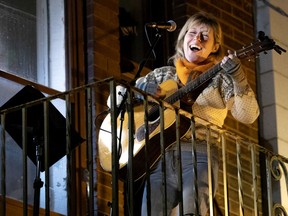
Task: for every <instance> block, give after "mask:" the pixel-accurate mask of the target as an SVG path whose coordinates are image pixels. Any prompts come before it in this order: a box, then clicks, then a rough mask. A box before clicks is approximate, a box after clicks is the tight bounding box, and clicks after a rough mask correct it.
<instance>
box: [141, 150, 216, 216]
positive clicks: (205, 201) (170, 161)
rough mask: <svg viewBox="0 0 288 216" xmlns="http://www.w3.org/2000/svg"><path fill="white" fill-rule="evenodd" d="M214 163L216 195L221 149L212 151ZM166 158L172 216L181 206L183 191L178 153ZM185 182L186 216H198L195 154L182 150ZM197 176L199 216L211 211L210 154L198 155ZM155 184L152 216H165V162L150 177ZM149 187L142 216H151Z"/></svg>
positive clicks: (172, 151)
mask: <svg viewBox="0 0 288 216" xmlns="http://www.w3.org/2000/svg"><path fill="white" fill-rule="evenodd" d="M211 155H212V157H211V162H212V178H213V189H214V191H213V194H214V195H215V193H216V189H217V184H218V167H219V165H218V150H217V148H216V147H215V148H211ZM165 158H166V176H167V177H166V183H167V215H170V214H171V211H172V209H173V208H174V207H176V206H177V205H178V202H179V201H180V200H179V198H180V197H179V190H178V177H177V152H176V151H175V150H169V151H167V152H166V154H165ZM181 159H182V177H183V178H182V179H183V210H184V215H185V214H187V215H192V214H195V207H194V206H195V205H194V198H195V196H194V193H193V188H194V187H193V182H194V174H193V172H192V169H193V161H192V153H191V152H189V151H182V154H181ZM197 174H198V206H199V214H200V215H202V216H204V215H206V212H207V210H208V208H209V185H208V167H207V153H206V152H205V151H204V152H197ZM150 181H151V216H163V215H164V213H163V203H162V195H163V194H164V187H162V171H161V161H159V162H158V164H157V165H156V167H155V169H154V170H153V171H152V172H151V175H150ZM146 187H147V185H145V188H144V193H143V199H142V216H145V215H148V214H147V199H146V194H147V193H146Z"/></svg>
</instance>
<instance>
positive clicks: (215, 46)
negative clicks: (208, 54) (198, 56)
mask: <svg viewBox="0 0 288 216" xmlns="http://www.w3.org/2000/svg"><path fill="white" fill-rule="evenodd" d="M219 47H220V44H219V43H216V44H215V45H214V47H213V50H212V53H216V52H217V51H218V49H219Z"/></svg>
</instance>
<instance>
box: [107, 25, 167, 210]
mask: <svg viewBox="0 0 288 216" xmlns="http://www.w3.org/2000/svg"><path fill="white" fill-rule="evenodd" d="M156 31H157V33H156V35H155V36H156V38H155V39H154V41H153V43H152V44H151V45H150V48H149V50H148V52H147V54H146V55H145V58H144V59H143V60H142V61H141V63H140V64H139V68H138V71H137V73H136V74H135V77H134V78H133V80H132V81H131V82H130V86H134V85H135V83H136V80H137V79H138V78H139V76H140V74H141V72H142V70H143V68H144V66H145V64H146V63H147V61H148V59H149V58H150V55H151V54H152V52H153V50H154V48H155V46H156V44H157V43H158V41H159V39H160V38H161V37H162V34H161V33H159V31H158V29H157V28H156ZM127 98H128V93H127V89H126V91H125V93H124V95H123V99H122V101H121V103H120V105H119V107H118V108H117V110H116V117H117V118H118V116H119V115H120V132H119V134H120V135H119V145H118V146H119V149H118V153H117V154H118V159H119V158H120V156H121V137H122V129H123V121H124V115H125V112H126V109H127V107H126V102H127ZM132 128H133V127H132ZM133 148H134V147H133V146H132V147H131V149H129V150H131V151H132V152H133ZM132 154H133V153H132ZM127 169H128V170H129V166H127ZM131 171H132V168H131ZM129 177H132V172H129ZM129 182H130V181H129ZM129 189H130V194H133V186H130V188H129ZM130 200H131V201H132V202H133V199H130ZM110 206H111V212H110V213H112V211H113V208H118V206H117V205H114V203H112V205H111V204H110ZM130 207H132V208H133V203H132V204H130Z"/></svg>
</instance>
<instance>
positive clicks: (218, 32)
mask: <svg viewBox="0 0 288 216" xmlns="http://www.w3.org/2000/svg"><path fill="white" fill-rule="evenodd" d="M200 24H205V25H207V26H209V27H210V28H212V29H213V32H214V42H215V43H218V44H219V48H218V50H217V51H216V52H214V53H211V54H210V56H212V55H213V56H214V58H215V59H217V60H220V58H222V57H223V49H222V40H223V39H222V29H221V26H220V23H219V22H218V21H217V19H216V18H215V17H214V16H212V15H211V14H208V13H206V12H198V13H196V14H194V15H193V16H191V17H190V18H189V19H188V20H187V21H186V23H185V24H184V26H183V27H182V29H181V30H180V32H179V35H178V39H177V41H176V45H175V54H174V55H173V56H172V57H171V58H170V59H169V61H173V62H174V65H175V61H176V60H177V59H179V58H184V50H183V42H184V37H185V35H186V33H187V31H188V30H189V29H190V28H191V27H192V26H195V25H200Z"/></svg>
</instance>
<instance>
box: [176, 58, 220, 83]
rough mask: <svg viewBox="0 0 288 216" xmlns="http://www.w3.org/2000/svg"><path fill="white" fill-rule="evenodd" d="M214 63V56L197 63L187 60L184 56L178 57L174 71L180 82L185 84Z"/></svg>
mask: <svg viewBox="0 0 288 216" xmlns="http://www.w3.org/2000/svg"><path fill="white" fill-rule="evenodd" d="M215 64H216V62H215V59H214V58H211V57H210V58H208V59H207V60H205V61H204V62H203V63H201V64H199V65H197V64H194V63H191V62H189V61H187V60H186V59H185V58H179V59H177V60H176V63H175V66H176V73H177V76H178V77H179V79H180V81H181V83H182V84H183V85H186V84H187V83H188V82H190V81H191V80H194V79H195V78H196V77H198V76H199V75H201V74H202V73H205V72H206V71H207V70H208V69H209V68H211V67H212V66H214V65H215Z"/></svg>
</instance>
